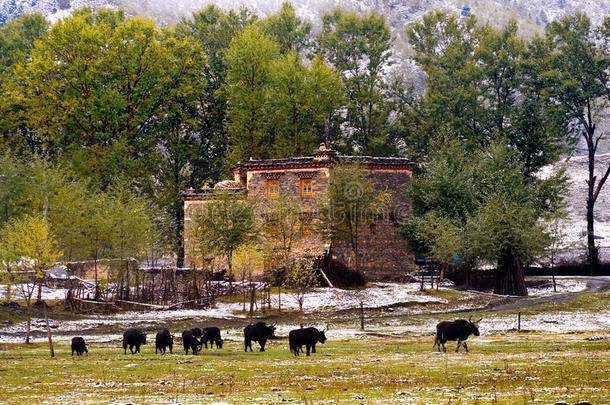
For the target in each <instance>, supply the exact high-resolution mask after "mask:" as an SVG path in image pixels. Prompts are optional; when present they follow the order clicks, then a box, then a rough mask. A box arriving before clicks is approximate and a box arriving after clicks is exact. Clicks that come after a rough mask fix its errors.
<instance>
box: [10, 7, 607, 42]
mask: <svg viewBox="0 0 610 405" xmlns="http://www.w3.org/2000/svg"><path fill="white" fill-rule="evenodd" d="M284 1H285V0H0V25H2V24H4V23H5V22H6V21H7V20H8V19H10V18H14V17H16V16H18V15H20V14H22V13H27V12H33V11H40V12H42V13H43V14H45V15H47V16H49V17H50V18H51V19H53V20H54V19H57V18H60V17H62V16H64V15H66V14H68V13H69V12H70V11H71V10H73V9H75V8H78V7H82V6H85V5H89V6H92V7H113V8H114V7H122V8H124V9H125V10H126V11H127V12H128V13H129V14H144V15H150V16H152V17H154V18H156V19H158V20H159V21H160V22H162V23H171V22H174V21H177V20H179V19H180V18H182V17H184V16H188V15H189V14H190V13H192V12H193V11H194V10H197V9H201V8H203V7H205V6H207V5H209V4H215V5H217V6H219V7H220V8H223V9H225V10H228V9H237V8H240V7H246V8H248V9H250V10H252V11H253V12H255V13H257V14H260V15H265V14H268V13H272V12H275V11H277V10H278V9H279V8H280V6H281V4H282V3H283V2H284ZM292 3H293V4H294V6H295V8H296V10H297V13H298V14H299V15H300V16H301V17H304V18H307V19H309V20H310V21H312V22H314V23H316V22H318V21H320V16H321V15H322V14H323V13H325V12H327V11H329V10H331V9H333V8H334V7H337V6H339V7H342V8H344V9H349V10H356V11H358V12H362V13H368V12H371V11H375V12H377V13H383V14H385V15H386V17H387V19H388V21H389V23H390V24H391V26H392V28H393V30H394V34H395V36H396V37H397V39H398V43H399V47H402V46H404V45H403V44H401V42H403V41H402V39H404V30H405V27H406V26H407V25H408V24H410V23H412V22H413V21H415V20H417V19H419V18H421V16H422V15H423V14H425V13H427V12H429V11H431V10H435V9H440V10H444V11H448V12H454V13H459V14H462V15H468V14H469V13H473V14H475V15H477V16H478V17H479V19H481V20H483V21H488V22H490V23H491V24H492V25H500V24H504V23H505V22H506V21H508V19H509V18H512V17H514V18H516V19H517V21H518V22H519V25H520V27H521V29H522V31H523V32H524V33H525V34H526V35H529V34H532V33H534V32H541V31H542V29H543V27H544V25H545V24H546V23H548V22H549V21H553V20H555V19H558V18H561V17H562V16H564V15H566V14H571V13H574V12H576V11H580V12H584V13H587V14H588V15H589V16H590V17H591V18H592V19H593V20H594V21H596V22H598V21H600V20H601V19H602V18H604V17H605V16H608V15H610V0H292Z"/></svg>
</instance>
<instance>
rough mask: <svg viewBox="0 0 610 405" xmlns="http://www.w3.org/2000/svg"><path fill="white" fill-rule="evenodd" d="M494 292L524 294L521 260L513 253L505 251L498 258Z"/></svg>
mask: <svg viewBox="0 0 610 405" xmlns="http://www.w3.org/2000/svg"><path fill="white" fill-rule="evenodd" d="M496 271H497V273H496V286H495V288H494V293H495V294H502V295H519V296H526V295H527V288H526V287H525V278H524V277H523V270H522V268H521V262H520V261H519V259H518V258H517V257H515V256H514V255H513V254H510V253H506V254H504V255H502V257H501V258H499V259H498V269H497V270H496Z"/></svg>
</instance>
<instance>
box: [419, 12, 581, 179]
mask: <svg viewBox="0 0 610 405" xmlns="http://www.w3.org/2000/svg"><path fill="white" fill-rule="evenodd" d="M409 40H410V42H411V44H412V46H413V48H414V49H415V51H416V55H415V60H416V62H417V63H418V64H419V65H420V66H421V67H422V68H423V69H424V71H425V72H426V75H427V78H426V84H427V89H426V93H425V95H424V97H423V99H422V100H421V105H420V106H419V107H418V109H419V110H421V114H420V117H419V118H418V119H417V120H415V122H414V123H415V124H416V126H417V127H418V128H419V130H418V131H417V132H416V133H419V134H420V135H419V136H420V137H421V138H424V139H422V140H420V141H417V142H416V143H417V144H420V145H424V146H427V145H429V143H430V142H429V141H430V139H432V138H434V137H435V136H436V135H437V134H439V133H441V134H448V135H450V136H452V137H455V138H458V139H460V140H462V141H464V142H466V143H468V144H469V145H470V146H471V147H472V148H485V147H486V146H487V145H489V144H490V143H491V142H493V141H494V140H498V139H504V140H505V141H506V142H507V144H508V145H510V146H511V147H513V148H515V149H516V150H517V151H518V152H519V158H520V160H521V161H522V162H523V163H524V172H525V173H526V174H527V175H528V176H533V175H534V173H536V171H537V170H539V169H540V168H541V167H542V166H544V165H547V164H550V163H553V162H554V161H556V160H557V159H558V158H559V156H560V154H561V153H562V152H565V151H566V147H567V146H569V144H570V142H569V141H570V140H569V139H566V137H565V129H566V123H565V121H564V120H563V119H561V118H560V117H558V116H557V115H556V114H555V105H554V103H553V102H552V100H549V99H548V98H547V97H545V86H544V83H545V74H544V69H545V66H547V64H548V61H547V59H548V54H549V52H550V48H549V46H548V44H547V43H545V42H544V41H541V40H540V39H535V40H532V41H531V42H528V41H526V40H523V39H521V38H520V37H519V36H518V32H517V24H516V22H515V21H510V22H509V23H508V24H507V25H506V26H505V27H503V28H502V29H494V28H492V27H490V26H488V25H485V26H480V25H478V24H477V20H476V18H475V17H474V16H472V17H469V18H467V19H465V20H458V19H457V18H456V17H455V16H453V15H448V14H445V13H442V12H434V13H429V14H427V15H426V16H424V18H423V21H422V22H418V23H416V24H414V25H413V26H412V27H411V28H410V29H409ZM426 153H427V152H425V151H424V153H423V154H424V155H425V154H426Z"/></svg>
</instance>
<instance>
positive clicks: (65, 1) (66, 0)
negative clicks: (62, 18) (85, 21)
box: [57, 0, 71, 10]
mask: <svg viewBox="0 0 610 405" xmlns="http://www.w3.org/2000/svg"><path fill="white" fill-rule="evenodd" d="M57 5H58V6H59V9H60V10H67V9H69V8H70V7H71V6H70V0H57Z"/></svg>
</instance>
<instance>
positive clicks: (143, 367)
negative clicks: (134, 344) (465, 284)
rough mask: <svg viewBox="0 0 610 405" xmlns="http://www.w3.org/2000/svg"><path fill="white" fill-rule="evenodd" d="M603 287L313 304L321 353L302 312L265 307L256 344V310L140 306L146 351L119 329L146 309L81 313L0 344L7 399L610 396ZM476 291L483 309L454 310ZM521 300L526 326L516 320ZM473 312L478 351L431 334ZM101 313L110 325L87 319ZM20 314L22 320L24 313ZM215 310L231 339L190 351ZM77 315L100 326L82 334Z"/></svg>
mask: <svg viewBox="0 0 610 405" xmlns="http://www.w3.org/2000/svg"><path fill="white" fill-rule="evenodd" d="M605 289H606V288H603V290H602V291H589V292H579V293H566V294H561V295H559V296H556V297H555V296H548V297H543V298H540V297H538V298H536V297H532V298H527V299H522V300H516V301H515V302H514V304H515V305H516V307H515V308H512V305H509V307H510V308H509V309H506V308H507V305H505V304H504V302H505V300H504V299H502V298H497V297H493V298H490V297H489V296H486V295H482V296H473V295H471V294H466V293H463V292H458V291H455V290H451V289H447V290H441V291H428V292H426V293H425V295H426V296H428V295H429V296H431V297H436V298H445V299H447V302H446V303H445V304H442V305H441V304H438V303H437V302H435V301H430V302H428V303H425V304H421V303H420V304H417V306H416V307H413V306H408V307H394V309H392V310H391V311H388V309H387V308H385V309H384V308H380V309H376V310H373V309H371V310H369V311H368V312H367V313H366V329H365V330H364V331H360V330H359V320H358V313H357V311H345V310H343V311H339V312H335V313H323V314H321V313H311V314H308V315H307V318H306V323H307V324H308V325H316V326H318V327H324V326H326V327H328V328H329V329H328V330H327V332H326V335H327V337H328V339H329V340H328V341H327V342H326V344H323V345H322V344H318V347H317V353H315V354H312V355H311V356H310V357H306V356H299V357H295V356H294V355H293V354H292V353H290V352H289V350H288V341H287V334H288V331H289V330H290V329H291V328H294V327H297V326H296V325H297V320H298V315H297V314H296V313H294V312H282V313H281V314H277V313H274V312H271V313H268V314H266V318H265V320H266V321H267V322H269V323H275V322H277V326H278V330H277V332H276V335H277V336H276V338H274V339H272V340H271V341H270V342H268V344H267V351H265V352H259V351H257V350H258V345H257V344H256V343H255V344H254V349H255V351H254V352H248V353H244V351H243V340H242V332H241V328H243V325H244V323H246V324H247V323H248V322H252V321H249V320H248V319H246V318H235V317H234V318H231V319H225V320H222V319H219V318H202V317H190V315H189V317H183V318H180V319H178V318H163V319H161V318H159V319H157V321H158V322H157V323H155V322H154V321H153V320H152V319H154V317H159V316H160V315H161V314H163V312H161V313H159V312H157V313H149V314H141V316H140V317H139V318H138V317H137V319H139V320H138V321H137V323H136V324H135V325H137V327H143V328H146V329H147V331H148V344H147V345H145V346H143V347H142V352H141V353H140V354H135V355H131V354H129V352H128V354H127V355H125V354H123V349H122V347H121V338H120V336H121V335H120V334H121V333H122V332H121V331H122V330H124V328H125V327H127V326H128V325H133V324H134V322H136V321H135V319H136V318H128V317H127V316H135V315H137V314H134V313H129V314H127V313H125V314H123V315H121V314H117V315H116V317H112V318H105V317H102V318H95V317H93V316H92V317H89V318H82V317H76V318H75V319H73V320H72V321H70V322H73V323H61V322H59V323H58V324H57V325H58V327H57V328H56V329H55V330H54V331H53V333H54V340H55V357H54V358H51V357H50V355H49V347H48V343H47V342H46V341H45V339H44V338H43V336H42V335H38V337H37V338H36V339H35V342H34V343H32V344H29V345H26V344H24V343H15V341H6V340H5V342H4V343H0V393H1V394H0V403H7V404H29V403H36V404H42V403H62V404H65V403H96V404H97V403H105V404H108V403H116V404H126V403H135V404H175V403H181V404H199V403H205V404H212V403H216V404H224V405H226V404H245V403H247V404H255V403H256V404H269V403H296V404H325V403H335V404H386V403H398V404H446V405H450V404H452V405H457V404H472V405H483V404H539V403H540V404H555V403H557V402H565V403H568V404H574V403H577V402H579V401H589V402H590V403H591V404H608V403H609V400H608V398H610V336H608V335H609V331H608V323H609V317H610V293H608V292H606V291H605ZM465 300H467V302H469V303H471V304H472V305H473V306H476V307H478V309H475V308H470V309H469V310H466V311H464V310H462V311H461V312H460V311H458V312H453V313H452V312H451V310H450V308H451V307H455V306H456V305H457V304H458V303H463V302H465ZM473 300H474V301H473ZM502 308H504V309H502ZM517 312H521V314H522V324H521V328H522V329H521V332H518V331H517V330H516V329H515V327H516V326H517V324H516V319H517V318H516V315H517ZM6 315H7V314H6V313H5V314H3V317H4V316H6ZM259 315H260V314H259ZM58 316H59V314H54V317H58ZM63 316H67V315H66V314H64V315H63ZM469 316H473V317H474V318H476V319H478V318H479V317H482V318H483V321H482V322H481V324H480V331H481V336H479V337H474V336H471V338H470V339H469V340H468V346H469V348H470V353H465V352H464V351H463V349H460V352H459V353H455V351H454V349H455V342H448V343H447V353H446V354H444V353H439V352H438V351H437V350H436V348H433V347H432V344H433V341H434V336H433V334H434V333H433V332H434V325H435V324H436V322H438V320H441V319H454V318H461V317H464V318H468V317H469ZM122 317H125V319H123V320H121V318H122ZM151 317H152V318H151ZM96 319H97V322H99V325H98V324H95V325H94V326H92V324H88V323H86V322H90V321H92V320H96ZM13 320H15V321H17V322H18V323H17V324H16V325H17V326H18V325H21V323H19V322H21V321H22V320H21V319H19V318H16V315H14V314H13ZM109 321H112V322H117V323H108V322H109ZM82 322H85V323H82ZM223 322H224V323H223ZM211 323H216V324H217V325H218V326H220V327H221V329H222V330H223V337H224V338H225V345H224V346H223V348H222V349H211V350H206V349H203V351H202V352H201V353H200V354H199V355H197V356H193V355H188V356H186V355H184V351H183V349H182V347H181V346H182V345H181V339H180V337H179V335H180V333H179V332H178V331H181V330H183V329H184V328H187V327H192V325H198V326H203V325H206V324H207V325H209V324H211ZM78 325H81V326H82V327H83V328H84V327H85V325H88V327H89V329H82V330H81V332H82V333H79V332H78V331H77V330H76V329H74V327H78ZM189 325H190V326H189ZM160 327H168V328H169V329H170V330H171V331H172V332H173V333H174V334H175V335H176V339H175V345H174V350H173V354H169V353H167V354H165V355H155V354H154V336H155V330H156V329H158V328H160ZM9 330H10V328H8V329H7V328H4V331H5V333H8V332H7V331H9ZM78 334H82V335H83V336H84V337H85V339H86V340H87V342H88V343H89V353H88V354H85V355H84V356H82V357H78V356H71V354H70V347H69V339H70V338H71V336H75V335H78Z"/></svg>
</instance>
